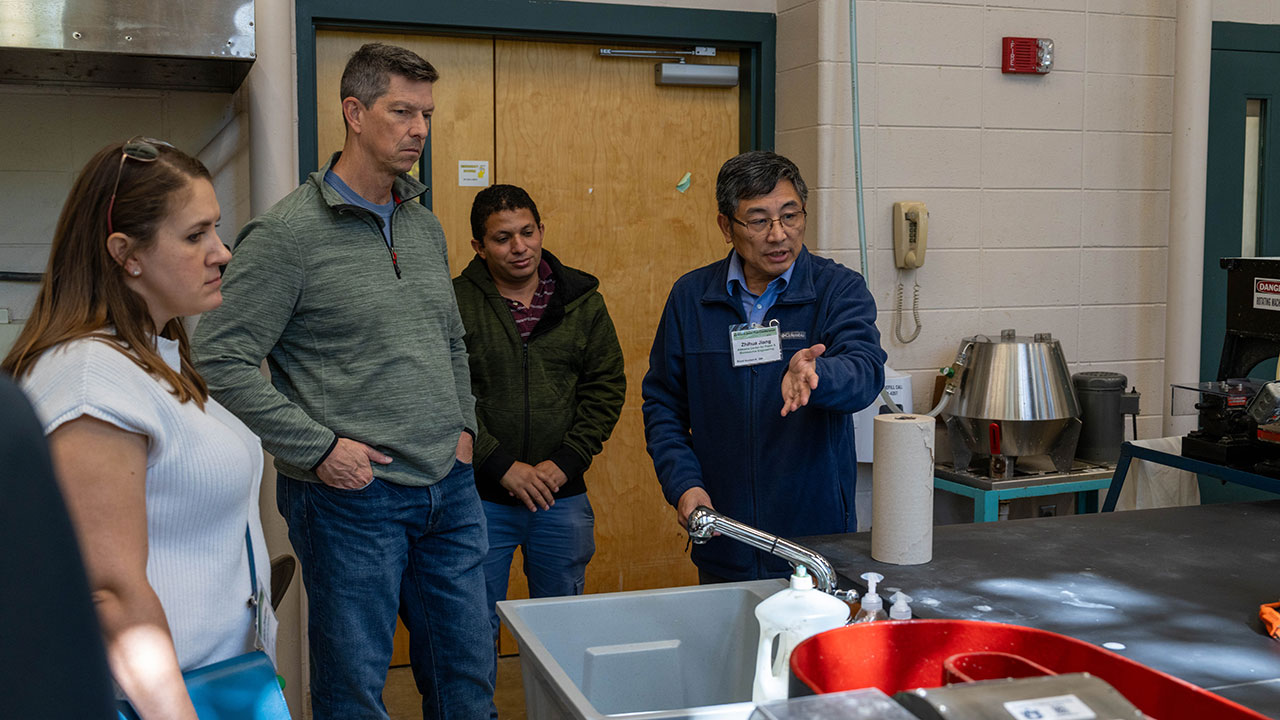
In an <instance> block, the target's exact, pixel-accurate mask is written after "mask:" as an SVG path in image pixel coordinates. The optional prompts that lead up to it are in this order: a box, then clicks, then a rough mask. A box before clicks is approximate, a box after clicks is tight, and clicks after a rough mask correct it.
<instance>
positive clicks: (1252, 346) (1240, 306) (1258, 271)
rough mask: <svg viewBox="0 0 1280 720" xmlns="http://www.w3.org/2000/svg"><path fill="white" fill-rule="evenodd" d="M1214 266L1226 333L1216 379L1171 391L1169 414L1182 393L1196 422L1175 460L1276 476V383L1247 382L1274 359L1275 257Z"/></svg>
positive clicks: (1279, 286) (1279, 473) (1278, 272)
mask: <svg viewBox="0 0 1280 720" xmlns="http://www.w3.org/2000/svg"><path fill="white" fill-rule="evenodd" d="M1220 262H1221V265H1222V267H1223V269H1225V270H1226V271H1227V334H1226V338H1225V340H1224V341H1223V343H1222V359H1221V361H1219V363H1218V376H1217V379H1216V380H1214V381H1212V382H1203V383H1198V384H1194V385H1174V386H1173V390H1174V398H1173V399H1174V411H1175V414H1177V408H1178V406H1179V404H1180V402H1179V401H1180V393H1179V391H1184V392H1183V393H1182V394H1181V398H1187V397H1193V398H1195V409H1196V410H1197V411H1198V413H1199V416H1200V421H1199V429H1197V430H1195V431H1193V432H1191V433H1190V434H1188V435H1187V436H1186V437H1184V438H1183V439H1182V454H1183V455H1184V456H1185V457H1189V458H1195V459H1197V460H1205V461H1207V462H1212V463H1217V464H1219V465H1226V466H1229V467H1235V468H1240V469H1242V470H1249V471H1252V472H1256V473H1258V474H1261V475H1269V476H1272V477H1280V381H1274V382H1266V381H1263V380H1257V379H1254V378H1249V377H1248V374H1249V372H1250V371H1251V370H1253V369H1254V368H1255V367H1257V366H1258V364H1259V363H1262V362H1264V361H1266V360H1270V359H1273V358H1276V357H1277V356H1280V258H1222V260H1221V261H1220ZM1192 393H1194V394H1195V395H1192ZM1184 402H1185V401H1184Z"/></svg>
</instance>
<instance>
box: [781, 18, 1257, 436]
mask: <svg viewBox="0 0 1280 720" xmlns="http://www.w3.org/2000/svg"><path fill="white" fill-rule="evenodd" d="M1175 9H1176V2H1175V1H1174V0H1004V1H1003V2H984V1H982V0H949V1H948V2H926V1H917V0H858V2H857V13H858V15H857V21H858V61H859V62H858V79H859V85H860V87H859V91H858V98H859V115H860V125H861V130H862V170H863V186H864V198H865V205H864V208H865V214H866V225H867V237H868V243H869V272H868V275H869V276H870V278H869V279H870V282H871V284H872V289H873V292H874V294H875V297H876V302H877V306H878V308H879V311H880V313H879V326H880V330H881V333H882V335H883V344H884V347H885V349H886V351H887V352H888V353H889V363H890V365H891V366H893V367H894V368H896V369H899V370H903V371H908V372H910V373H911V374H912V376H913V389H914V398H913V400H914V402H915V404H916V407H917V408H927V407H929V406H930V404H931V402H930V400H931V396H932V389H933V384H934V380H933V379H934V377H935V376H936V375H937V368H938V367H940V366H942V365H946V364H949V363H950V362H951V360H952V359H953V357H954V355H955V352H956V349H957V347H958V345H959V342H960V340H961V338H962V337H965V336H968V335H973V334H976V333H985V334H989V335H991V334H996V333H999V332H1000V330H1002V329H1004V328H1016V329H1017V330H1018V332H1019V333H1020V334H1031V333H1033V332H1051V333H1053V335H1054V336H1055V337H1057V338H1058V339H1059V340H1060V341H1061V342H1062V345H1063V348H1064V350H1065V352H1066V355H1067V359H1068V362H1069V363H1070V364H1071V369H1072V371H1073V372H1078V371H1084V370H1109V371H1114V372H1121V373H1124V374H1125V375H1126V376H1127V377H1128V378H1129V382H1130V383H1131V384H1133V385H1136V386H1137V387H1138V389H1139V390H1140V391H1141V392H1142V393H1143V400H1142V409H1143V416H1142V417H1141V418H1140V420H1139V435H1140V436H1142V437H1151V436H1156V435H1159V434H1160V417H1159V416H1160V413H1161V403H1162V401H1163V398H1164V396H1165V395H1166V392H1165V390H1164V388H1163V387H1162V385H1163V377H1162V372H1163V367H1162V365H1163V354H1164V301H1165V287H1164V285H1165V263H1166V249H1167V245H1168V213H1169V205H1168V203H1169V197H1168V195H1169V193H1168V190H1169V167H1170V147H1171V139H1170V128H1171V120H1172V115H1173V110H1172V101H1173V78H1172V73H1173V53H1174V33H1175V30H1176V22H1175V20H1174V15H1175ZM1214 19H1215V20H1231V21H1238V22H1257V23H1277V22H1280V2H1277V1H1276V0H1215V7H1214ZM848 32H849V18H848V2H847V0H779V3H778V40H779V52H778V54H779V61H778V70H779V74H778V113H777V120H778V126H777V129H778V143H777V145H778V150H779V152H782V153H784V154H786V155H789V156H791V157H792V158H793V159H795V160H796V161H797V163H798V164H799V165H800V167H801V170H802V171H803V172H804V174H805V177H806V180H808V182H809V184H810V186H811V187H812V188H813V190H812V199H811V208H812V209H811V218H813V219H814V220H815V222H816V225H815V227H812V228H811V229H810V235H809V243H810V246H811V248H812V249H815V250H817V251H819V252H822V253H823V254H826V255H828V256H830V257H833V258H835V259H837V260H839V261H840V262H843V263H844V264H846V265H848V266H850V267H854V268H857V267H859V264H860V260H859V252H858V237H857V224H856V205H855V200H854V197H855V193H854V191H853V188H854V186H855V182H854V172H853V167H854V165H853V141H852V130H853V128H852V111H851V107H850V105H851V103H850V99H849V98H850V89H849V85H850V83H849V67H848V58H849V41H848ZM1005 35H1018V36H1034V37H1051V38H1053V40H1054V43H1055V51H1056V58H1055V67H1054V70H1053V72H1052V73H1051V74H1049V75H1047V76H1043V77H1032V76H1013V75H1003V74H1002V73H1001V72H1000V57H999V47H1000V45H999V43H1000V38H1001V37H1002V36H1005ZM900 200H921V201H924V202H925V203H926V204H927V205H928V207H929V211H930V218H929V222H930V225H929V245H928V255H927V261H926V263H925V265H924V267H922V268H920V269H919V270H918V271H914V272H913V271H904V274H903V276H902V280H903V282H904V283H905V294H906V300H905V302H906V304H908V305H909V304H910V302H911V293H912V284H913V280H914V281H915V282H918V283H919V284H920V286H921V293H920V306H921V312H920V315H921V320H922V323H923V327H924V330H923V331H922V332H921V334H920V336H919V338H918V339H916V340H915V342H913V343H910V344H903V343H900V342H898V341H897V340H896V339H895V338H894V337H893V330H892V327H893V307H894V294H895V290H896V287H897V282H898V275H897V270H896V269H895V267H894V263H893V251H892V232H891V229H890V219H891V209H892V206H893V203H894V202H895V201H900ZM913 275H914V277H913ZM903 324H904V335H908V334H909V331H910V329H911V327H912V322H911V318H910V314H909V313H907V314H906V315H905V316H904V319H903Z"/></svg>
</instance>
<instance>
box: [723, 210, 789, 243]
mask: <svg viewBox="0 0 1280 720" xmlns="http://www.w3.org/2000/svg"><path fill="white" fill-rule="evenodd" d="M806 215H808V213H806V212H805V211H804V209H803V208H801V209H800V210H789V211H787V212H784V213H782V214H781V215H779V216H778V217H776V218H763V217H762V218H754V219H752V220H747V221H746V222H743V221H741V220H739V219H738V218H736V217H733V216H732V215H730V216H729V219H730V220H732V221H734V222H736V223H738V224H739V225H741V226H742V227H744V228H746V229H747V235H748V236H750V237H753V238H755V237H760V236H761V235H767V234H769V233H771V232H773V224H774V223H778V224H779V225H781V226H782V227H783V229H785V230H799V229H800V228H802V227H804V221H805V216H806Z"/></svg>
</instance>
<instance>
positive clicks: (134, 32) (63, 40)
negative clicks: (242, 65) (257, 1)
mask: <svg viewBox="0 0 1280 720" xmlns="http://www.w3.org/2000/svg"><path fill="white" fill-rule="evenodd" d="M0 27H2V28H4V29H3V31H0V47H8V48H43V49H46V50H71V51H79V52H115V53H128V54H131V55H172V56H179V57H202V58H208V57H228V58H242V59H253V57H254V46H253V38H254V32H253V0H201V1H200V2H190V1H186V2H183V1H181V0H178V1H176V2H175V1H174V0H0Z"/></svg>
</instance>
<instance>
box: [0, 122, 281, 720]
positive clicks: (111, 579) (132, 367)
mask: <svg viewBox="0 0 1280 720" xmlns="http://www.w3.org/2000/svg"><path fill="white" fill-rule="evenodd" d="M218 220H219V208H218V200H217V197H216V196H215V195H214V191H213V184H212V182H211V180H210V177H209V171H208V170H207V169H205V167H204V165H202V164H201V163H200V162H199V161H198V160H196V159H194V158H192V157H190V156H189V155H187V154H185V153H183V152H181V151H180V150H177V149H176V148H173V147H172V146H170V145H168V144H167V143H163V142H160V141H155V140H147V139H134V140H131V141H129V142H126V143H116V144H113V145H110V146H108V147H106V148H103V149H102V150H100V151H99V152H98V153H97V154H96V155H94V156H93V158H92V159H90V160H89V162H88V164H87V165H86V166H85V167H84V169H83V170H81V172H80V175H79V176H78V177H77V178H76V181H75V184H74V186H73V187H72V189H71V194H70V196H69V197H68V198H67V201H66V204H65V205H64V206H63V208H62V214H61V216H60V217H59V219H58V224H57V229H56V230H55V232H54V238H53V246H52V249H51V252H50V257H49V265H48V269H47V270H46V272H45V277H44V283H43V285H42V286H41V288H40V292H39V295H38V297H37V299H36V303H35V308H34V309H33V311H32V313H31V317H30V318H29V319H28V320H27V322H26V324H25V326H24V327H23V329H22V333H21V334H20V335H19V336H18V340H17V342H16V344H15V345H14V347H13V349H12V350H11V351H10V352H9V355H8V356H7V357H6V358H5V359H4V362H3V368H4V370H6V371H8V372H9V373H11V374H12V375H13V376H14V377H15V379H17V380H18V381H19V382H20V384H21V385H22V387H23V389H24V390H25V391H26V392H27V394H28V396H29V397H30V398H31V401H32V403H33V405H34V406H35V407H36V411H37V413H38V415H39V416H40V421H41V423H42V424H43V426H44V432H45V435H46V436H47V438H48V441H49V447H50V450H51V452H52V455H53V461H54V468H55V471H56V474H57V476H58V482H59V485H60V487H61V489H62V492H63V494H64V495H65V497H66V500H67V505H68V508H69V510H70V514H71V517H72V521H73V524H74V526H75V528H76V535H77V538H78V539H79V542H80V547H81V550H82V552H83V555H84V559H85V566H86V569H87V571H88V576H89V584H90V588H91V590H92V592H93V598H94V603H95V605H96V608H97V613H98V618H99V621H100V624H101V626H102V631H103V635H104V640H105V643H106V647H107V656H108V661H109V664H110V666H111V671H112V675H113V676H114V678H115V681H116V683H117V685H118V686H119V688H120V690H121V691H123V693H124V694H125V695H126V696H127V697H128V700H129V702H130V703H131V704H132V706H133V708H134V710H135V711H136V712H137V713H138V715H140V716H141V717H142V718H145V719H150V718H165V719H166V720H168V719H171V718H176V719H181V720H194V718H195V717H196V713H195V710H194V708H193V706H192V702H191V700H190V698H189V697H188V695H187V693H186V688H185V685H184V683H183V678H182V672H184V671H187V670H191V669H193V668H197V667H200V666H203V665H208V664H210V663H213V662H217V661H220V660H224V659H227V658H231V657H234V656H236V655H240V654H242V653H245V652H247V651H249V650H252V649H253V647H254V645H255V644H256V643H257V642H258V637H259V636H260V635H261V636H264V637H263V638H262V639H263V640H265V641H266V643H267V645H268V646H270V645H271V644H272V642H271V638H270V635H271V633H272V632H273V631H274V628H271V629H265V628H261V627H260V626H262V625H266V624H267V623H268V621H266V620H264V619H263V617H265V616H267V615H269V614H270V608H269V606H268V607H266V608H262V603H261V602H259V603H257V608H255V603H253V602H250V598H251V596H252V595H253V594H254V593H253V591H252V590H251V587H252V584H251V580H250V568H251V567H253V568H256V571H255V572H254V575H256V577H257V587H259V588H266V587H269V586H270V583H269V577H268V572H269V570H268V567H269V563H268V559H267V553H266V543H265V541H264V540H263V536H262V526H261V521H260V518H259V514H258V491H259V481H260V478H261V472H262V450H261V445H260V444H259V442H258V438H257V437H256V436H254V434H253V433H251V432H250V431H249V430H248V428H246V427H245V426H244V424H243V423H241V422H240V421H239V420H237V419H236V418H235V416H233V415H232V414H231V413H230V412H228V411H227V410H225V409H224V408H222V407H221V406H220V405H218V403H217V402H216V401H214V400H213V399H211V398H210V397H209V393H208V389H207V387H206V385H205V383H204V380H202V379H201V377H200V376H199V374H197V373H196V371H195V369H194V367H193V366H192V364H191V358H190V350H189V348H188V343H187V335H186V332H185V331H184V329H183V326H182V323H181V322H180V320H179V318H181V317H183V316H187V315H195V314H198V313H202V312H205V311H208V310H211V309H213V308H215V307H217V306H218V305H219V304H220V303H221V302H222V295H221V291H220V289H219V288H220V285H221V280H220V277H221V267H222V265H224V264H226V262H227V261H228V260H229V259H230V257H231V254H230V253H229V252H228V251H227V249H226V247H225V246H223V244H222V241H221V240H220V239H219V238H218V233H217V230H216V225H217V223H218ZM249 547H252V554H253V556H254V557H253V558H252V561H251V558H250V556H249V550H248V548H249ZM258 599H259V600H261V596H260V595H259V598H258ZM259 612H261V613H262V616H259V617H256V614H257V613H259Z"/></svg>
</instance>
